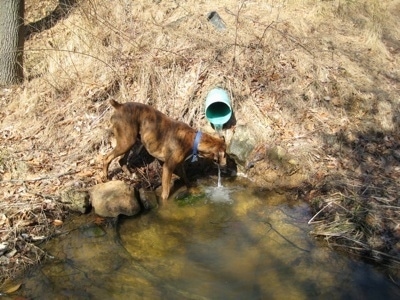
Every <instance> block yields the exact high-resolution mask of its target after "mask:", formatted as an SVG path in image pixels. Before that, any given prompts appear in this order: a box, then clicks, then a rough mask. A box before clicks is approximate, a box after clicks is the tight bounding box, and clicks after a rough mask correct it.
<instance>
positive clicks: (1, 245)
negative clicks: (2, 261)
mask: <svg viewBox="0 0 400 300" xmlns="http://www.w3.org/2000/svg"><path fill="white" fill-rule="evenodd" d="M7 250H8V243H7V242H2V243H0V256H1V255H3V254H4V253H5V252H6V251H7Z"/></svg>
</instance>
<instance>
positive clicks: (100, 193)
mask: <svg viewBox="0 0 400 300" xmlns="http://www.w3.org/2000/svg"><path fill="white" fill-rule="evenodd" d="M90 198H91V200H92V206H93V208H94V211H95V213H96V214H97V215H99V216H101V217H117V216H118V215H120V214H122V215H126V216H133V215H136V214H137V213H138V212H139V211H140V205H139V202H138V200H137V199H136V196H135V190H133V189H131V188H130V186H129V185H128V184H126V183H124V182H123V181H120V180H115V181H109V182H106V183H101V184H98V185H95V186H94V187H92V188H91V189H90Z"/></svg>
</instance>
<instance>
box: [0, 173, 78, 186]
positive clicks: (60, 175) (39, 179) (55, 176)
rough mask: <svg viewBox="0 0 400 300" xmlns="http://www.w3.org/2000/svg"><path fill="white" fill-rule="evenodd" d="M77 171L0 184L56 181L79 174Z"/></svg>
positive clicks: (7, 181) (11, 180) (6, 181)
mask: <svg viewBox="0 0 400 300" xmlns="http://www.w3.org/2000/svg"><path fill="white" fill-rule="evenodd" d="M79 172H80V171H79V170H74V171H68V172H65V173H61V174H58V175H53V176H43V177H38V178H33V179H10V180H2V181H0V183H16V182H34V181H41V180H48V179H56V178H60V177H63V176H68V175H72V174H76V173H79Z"/></svg>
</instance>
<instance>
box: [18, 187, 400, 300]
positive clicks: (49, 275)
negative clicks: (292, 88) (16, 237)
mask: <svg viewBox="0 0 400 300" xmlns="http://www.w3.org/2000/svg"><path fill="white" fill-rule="evenodd" d="M200 185H201V186H203V189H204V197H200V198H198V200H197V201H196V202H190V203H191V204H190V205H186V206H185V205H182V202H179V203H178V202H176V201H173V200H170V201H169V204H168V205H167V206H165V207H163V208H162V209H159V210H157V211H151V212H148V213H145V214H141V215H139V216H137V217H132V218H122V219H120V220H119V221H118V223H117V225H116V226H112V225H110V224H109V225H108V226H105V225H102V226H98V225H95V224H93V223H90V222H88V219H89V217H88V216H81V217H79V218H76V219H74V220H73V221H72V222H71V223H70V224H69V225H66V228H65V230H67V229H68V228H69V230H71V231H69V233H68V234H66V235H64V236H61V237H59V238H57V239H54V240H52V241H50V242H49V243H48V244H47V245H46V249H47V251H48V252H49V254H51V255H52V256H53V257H54V258H53V259H49V260H48V261H47V262H46V263H45V264H43V265H42V266H40V267H39V268H37V269H35V270H32V271H31V272H30V273H29V274H28V275H27V276H26V277H25V278H24V282H23V285H22V288H21V289H20V291H19V294H20V295H22V296H25V297H29V298H32V299H296V300H297V299H400V298H399V297H400V292H399V289H398V287H396V286H395V285H394V284H392V283H391V281H390V280H388V279H386V278H385V277H384V276H383V275H382V274H381V273H379V272H377V271H376V270H375V269H374V268H373V267H372V266H370V265H367V264H364V263H362V262H358V261H354V260H351V259H349V258H347V257H346V256H344V255H341V254H338V253H336V252H334V251H332V250H330V249H329V248H327V247H325V246H323V245H321V244H318V243H317V242H316V241H315V240H314V239H313V238H312V237H311V236H310V235H309V231H310V230H311V228H310V227H309V225H307V221H308V220H309V219H310V217H311V216H310V214H309V209H308V205H307V204H305V203H302V202H300V201H293V200H292V201H289V200H288V199H286V197H285V195H284V194H278V193H273V192H268V191H263V190H259V189H256V188H253V187H251V186H249V185H248V184H247V183H245V182H242V183H239V182H237V181H235V182H225V181H224V182H223V186H219V187H218V186H217V182H216V181H214V179H212V180H210V181H207V182H205V181H204V182H200ZM183 204H184V203H183ZM92 219H93V218H92Z"/></svg>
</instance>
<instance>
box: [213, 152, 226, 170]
mask: <svg viewBox="0 0 400 300" xmlns="http://www.w3.org/2000/svg"><path fill="white" fill-rule="evenodd" d="M214 162H215V163H216V164H218V165H219V166H220V167H222V168H225V167H226V149H223V150H221V151H217V152H216V153H214Z"/></svg>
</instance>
